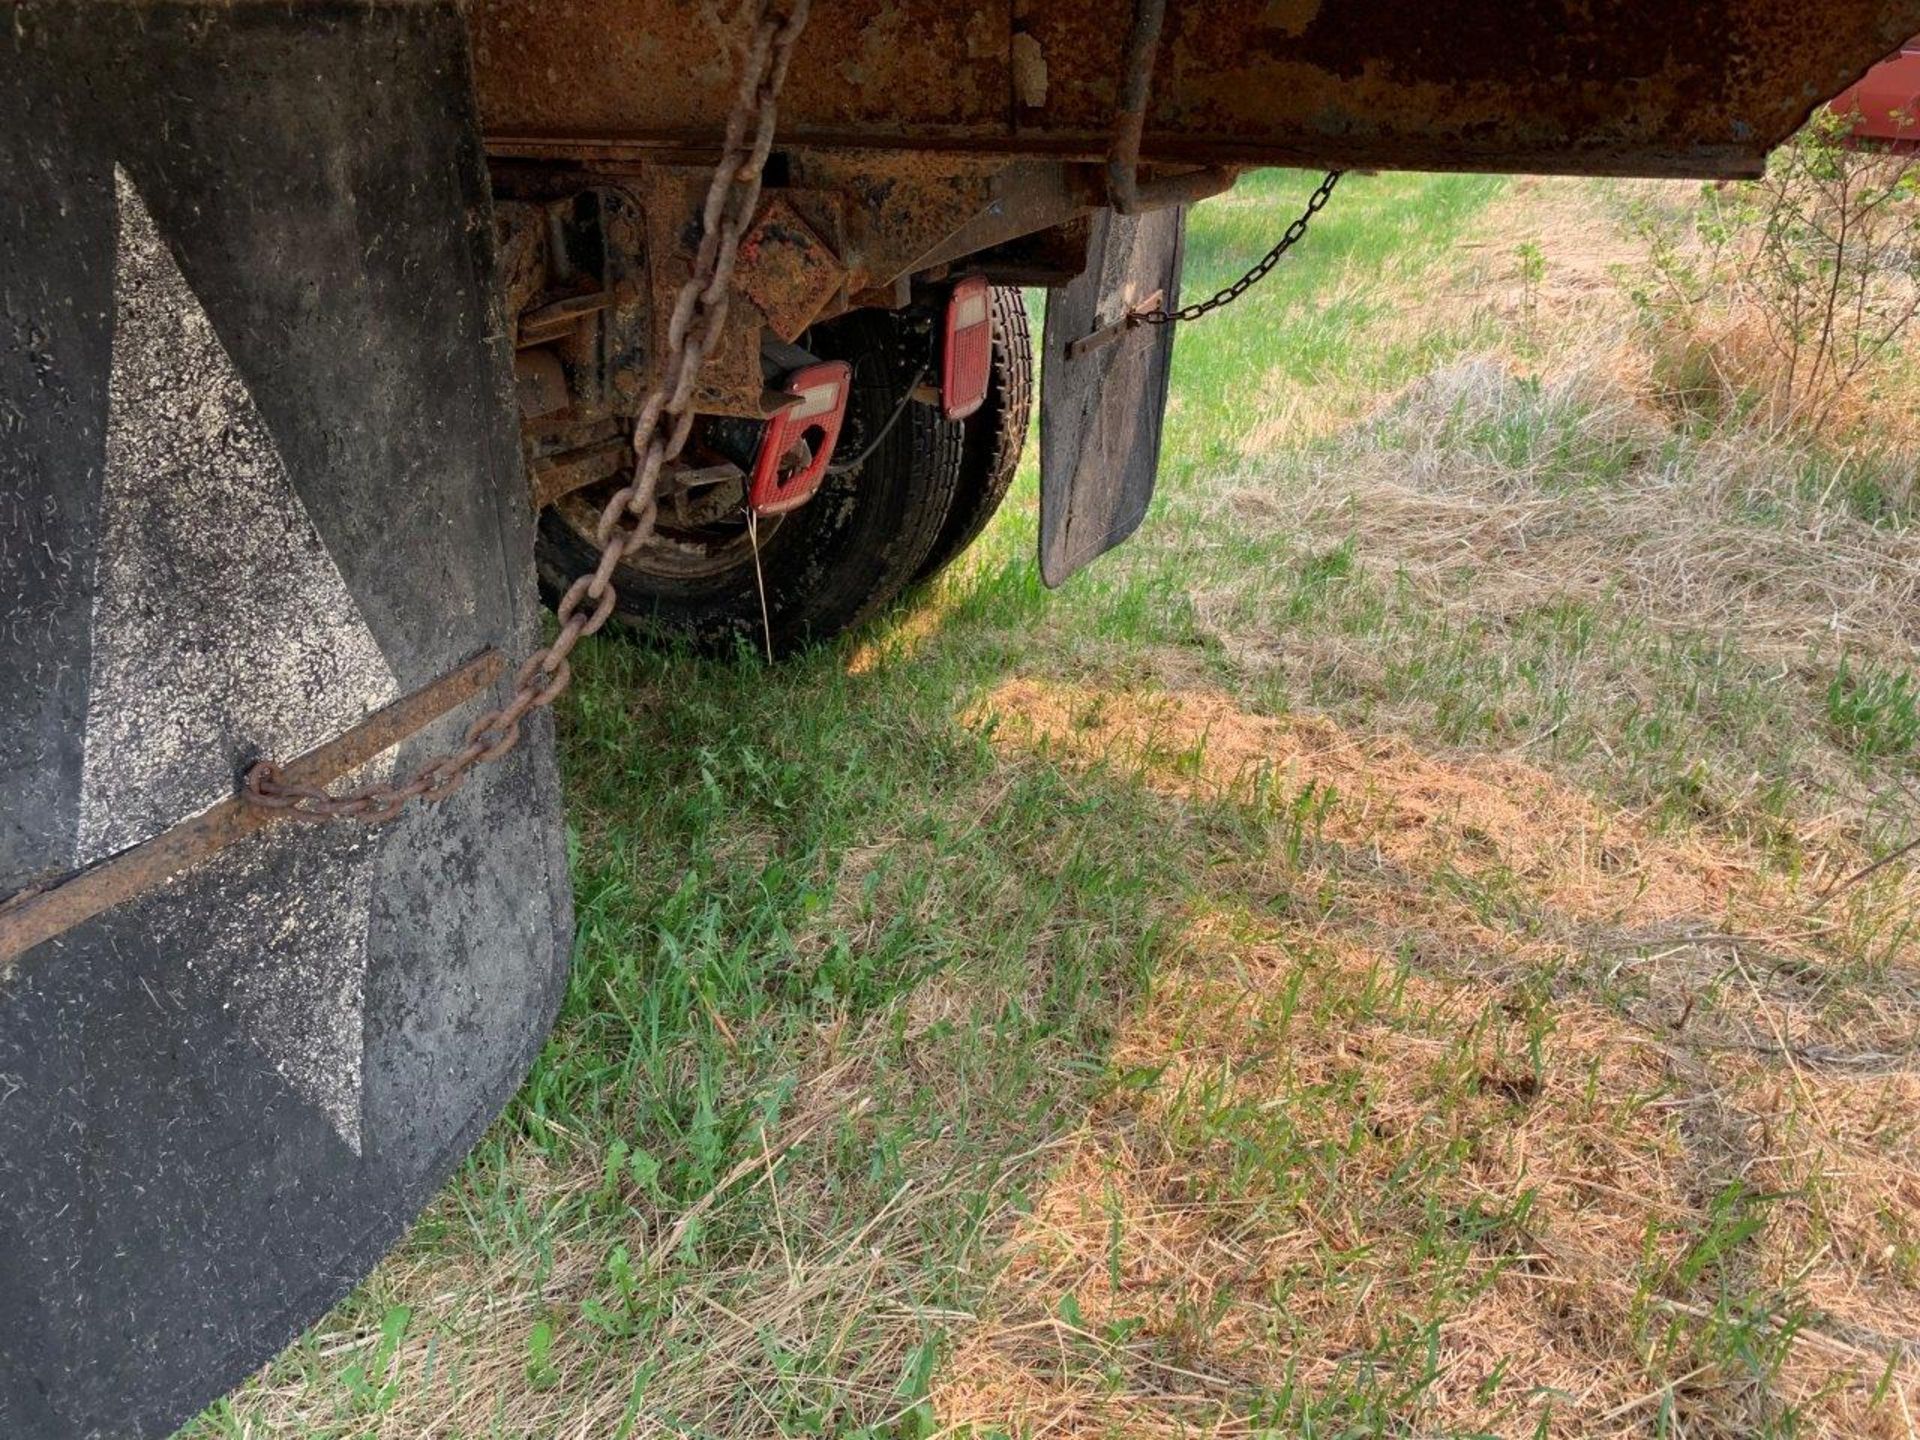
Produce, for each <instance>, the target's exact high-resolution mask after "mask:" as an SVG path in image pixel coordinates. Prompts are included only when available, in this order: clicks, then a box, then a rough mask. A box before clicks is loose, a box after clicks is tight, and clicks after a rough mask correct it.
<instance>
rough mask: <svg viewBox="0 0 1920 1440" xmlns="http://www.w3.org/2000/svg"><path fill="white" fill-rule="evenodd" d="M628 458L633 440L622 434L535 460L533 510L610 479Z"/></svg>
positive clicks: (623, 465)
mask: <svg viewBox="0 0 1920 1440" xmlns="http://www.w3.org/2000/svg"><path fill="white" fill-rule="evenodd" d="M632 461H633V442H632V441H630V440H628V439H626V438H625V437H622V438H621V439H618V440H605V441H602V442H601V443H600V444H598V445H583V446H581V447H580V448H579V449H577V450H568V451H566V452H565V453H563V454H559V455H552V456H549V457H547V458H546V459H544V460H536V461H535V462H534V463H533V473H532V479H533V508H534V511H535V513H538V512H539V511H542V510H544V509H546V508H547V506H549V505H551V504H553V503H554V501H556V500H560V499H564V498H565V497H566V496H568V495H571V494H573V492H574V491H576V490H584V489H586V487H587V486H589V485H595V484H598V483H599V482H600V481H602V480H611V479H612V478H613V477H614V476H616V475H618V474H619V473H620V472H621V471H622V470H624V469H626V468H627V466H628V465H629V464H631V463H632Z"/></svg>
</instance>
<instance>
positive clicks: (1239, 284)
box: [1133, 170, 1340, 325]
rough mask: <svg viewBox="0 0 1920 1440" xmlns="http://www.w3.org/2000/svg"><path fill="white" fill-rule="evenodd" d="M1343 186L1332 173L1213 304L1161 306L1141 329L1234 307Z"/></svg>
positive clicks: (1148, 313)
mask: <svg viewBox="0 0 1920 1440" xmlns="http://www.w3.org/2000/svg"><path fill="white" fill-rule="evenodd" d="M1339 183H1340V171H1338V170H1329V171H1328V172H1327V175H1326V178H1325V179H1324V180H1322V181H1321V182H1320V185H1319V188H1318V189H1316V190H1315V191H1314V192H1313V198H1311V199H1310V200H1308V201H1307V208H1306V209H1305V210H1303V211H1302V212H1301V213H1300V218H1299V219H1298V220H1295V221H1294V222H1293V223H1292V224H1291V225H1289V226H1288V227H1287V233H1286V234H1284V235H1282V236H1281V237H1280V243H1279V244H1277V245H1275V246H1274V247H1273V248H1272V249H1271V250H1269V251H1268V252H1267V253H1266V254H1265V255H1262V256H1261V257H1260V259H1259V261H1258V263H1256V264H1255V265H1254V267H1253V268H1252V269H1251V270H1249V271H1247V273H1246V274H1244V275H1242V276H1241V277H1240V278H1239V279H1238V280H1236V281H1234V282H1233V284H1231V285H1229V286H1227V288H1226V289H1224V290H1221V291H1218V292H1217V293H1216V294H1215V295H1214V297H1213V298H1212V299H1211V300H1200V301H1196V302H1195V303H1194V304H1192V305H1182V306H1181V307H1180V308H1179V309H1178V310H1169V309H1167V308H1166V307H1165V306H1159V307H1157V308H1155V309H1152V310H1143V311H1141V312H1140V313H1139V314H1137V315H1135V316H1134V317H1133V321H1134V323H1136V324H1140V325H1171V324H1172V323H1173V322H1174V321H1175V320H1198V319H1200V318H1201V317H1202V316H1204V315H1210V314H1212V313H1213V312H1214V311H1215V310H1218V309H1221V308H1222V307H1223V306H1227V305H1231V304H1232V303H1233V302H1234V301H1236V300H1238V299H1239V298H1240V297H1241V296H1242V295H1244V294H1246V293H1247V291H1249V290H1251V289H1252V288H1253V287H1254V286H1256V285H1258V284H1259V283H1260V282H1261V281H1262V280H1264V279H1266V278H1267V272H1268V271H1269V270H1271V269H1273V267H1274V266H1276V265H1278V264H1279V263H1280V257H1281V256H1282V255H1285V254H1286V253H1287V251H1289V250H1291V249H1292V248H1293V247H1294V246H1296V245H1298V244H1299V243H1300V242H1301V241H1302V240H1303V239H1305V238H1306V234H1307V227H1308V226H1309V225H1311V224H1312V223H1313V217H1314V216H1316V215H1318V214H1319V213H1320V212H1321V211H1322V210H1324V209H1326V208H1327V201H1329V200H1331V199H1332V198H1333V187H1334V186H1336V185H1338V184H1339Z"/></svg>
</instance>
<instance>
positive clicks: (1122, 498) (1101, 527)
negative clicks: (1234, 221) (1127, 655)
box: [1040, 207, 1187, 586]
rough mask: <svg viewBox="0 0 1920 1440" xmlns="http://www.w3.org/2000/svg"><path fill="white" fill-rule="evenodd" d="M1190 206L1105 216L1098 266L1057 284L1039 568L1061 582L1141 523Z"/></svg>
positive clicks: (1097, 222) (1043, 422) (1045, 357)
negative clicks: (1151, 315)
mask: <svg viewBox="0 0 1920 1440" xmlns="http://www.w3.org/2000/svg"><path fill="white" fill-rule="evenodd" d="M1186 215H1187V212H1186V210H1185V209H1184V208H1180V207H1175V208H1172V209H1167V210H1157V211H1154V212H1153V213H1151V214H1148V215H1133V216H1129V215H1116V214H1114V213H1113V212H1112V211H1101V212H1100V213H1099V214H1098V215H1096V216H1095V217H1094V221H1093V227H1092V235H1091V239H1090V242H1089V245H1088V252H1087V269H1086V272H1085V273H1084V274H1082V275H1081V276H1080V278H1079V279H1077V280H1075V281H1074V282H1073V283H1072V284H1070V285H1067V286H1065V287H1064V288H1062V289H1058V290H1053V291H1050V292H1049V293H1048V296H1047V324H1046V332H1045V338H1044V342H1043V346H1042V359H1041V364H1040V577H1041V579H1043V580H1044V581H1045V582H1046V583H1047V584H1048V585H1049V586H1054V585H1059V584H1060V583H1061V582H1063V581H1064V580H1066V579H1067V578H1068V577H1069V576H1071V575H1073V574H1074V573H1075V572H1076V571H1078V570H1080V569H1081V568H1083V567H1084V566H1086V565H1087V564H1088V563H1089V562H1091V561H1092V560H1094V559H1096V558H1098V557H1099V556H1101V555H1104V554H1105V553H1106V552H1107V551H1109V550H1111V549H1112V548H1113V547H1114V546H1116V545H1118V544H1119V543H1120V542H1121V541H1123V540H1125V539H1126V538H1127V537H1128V536H1129V535H1131V534H1133V532H1134V531H1135V530H1136V529H1138V528H1139V525H1140V521H1141V520H1142V518H1144V517H1145V515H1146V513H1147V505H1148V503H1149V502H1150V501H1151V500H1152V499H1153V482H1154V476H1155V474H1156V473H1157V472H1158V470H1159V466H1160V432H1161V429H1162V426H1163V425H1164V423H1165V420H1166V411H1167V383H1168V381H1169V379H1170V378H1171V376H1172V372H1173V332H1174V329H1175V327H1174V326H1172V325H1133V326H1129V325H1128V324H1127V323H1126V318H1127V316H1128V314H1129V313H1131V312H1137V311H1140V310H1143V309H1147V308H1150V307H1151V306H1153V305H1156V304H1158V305H1164V306H1165V307H1166V308H1167V309H1169V310H1172V309H1175V308H1177V307H1178V306H1179V303H1180V265H1181V260H1182V252H1183V249H1184V242H1185V237H1186Z"/></svg>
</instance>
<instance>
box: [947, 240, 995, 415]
mask: <svg viewBox="0 0 1920 1440" xmlns="http://www.w3.org/2000/svg"><path fill="white" fill-rule="evenodd" d="M992 373H993V304H992V295H991V293H990V292H989V290H988V289H987V282H986V281H985V280H984V279H982V278H981V277H980V276H978V275H970V276H968V277H967V278H966V279H965V280H962V281H961V282H960V283H959V284H958V285H956V286H954V287H953V294H952V295H951V296H949V297H948V299H947V333H946V338H945V341H944V343H943V344H942V345H941V347H940V408H941V409H942V410H944V411H945V412H946V416H947V418H948V419H949V420H964V419H966V418H967V416H969V415H971V414H973V412H974V411H976V410H978V409H979V408H980V407H981V406H982V405H984V404H986V401H987V380H988V378H989V377H990V376H991V374H992Z"/></svg>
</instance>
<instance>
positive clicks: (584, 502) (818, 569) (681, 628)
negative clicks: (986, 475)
mask: <svg viewBox="0 0 1920 1440" xmlns="http://www.w3.org/2000/svg"><path fill="white" fill-rule="evenodd" d="M909 340H910V337H909V335H908V333H907V331H906V326H905V322H903V321H901V320H899V319H897V318H896V317H894V316H893V315H891V314H888V313H887V312H885V311H856V312H854V313H853V314H850V315H846V316H843V317H841V318H840V319H837V320H834V321H831V322H829V323H828V324H825V325H821V326H818V327H816V328H815V329H814V330H813V331H812V332H811V334H810V336H809V338H808V342H807V343H808V348H809V350H810V351H811V352H812V353H814V354H817V355H819V356H820V357H821V358H822V359H828V360H846V361H848V362H850V363H851V364H852V365H853V372H854V380H853V390H852V393H851V395H850V396H849V398H848V401H847V425H846V429H845V430H844V432H843V434H842V445H843V446H848V447H850V448H852V449H853V451H854V453H858V452H859V450H860V449H861V448H862V447H865V448H866V449H867V452H868V453H867V454H866V458H865V459H864V460H862V462H861V463H860V464H859V465H858V466H857V467H856V468H854V469H851V470H848V471H844V472H842V473H839V474H829V475H828V477H827V478H826V480H825V481H824V482H822V484H821V486H820V489H819V490H818V491H817V492H816V493H815V494H814V497H813V499H811V500H810V501H808V502H807V503H806V504H805V505H803V506H801V507H800V508H799V509H797V510H794V511H791V512H789V513H788V514H786V515H780V516H768V517H765V518H763V519H762V520H761V521H760V522H759V527H758V529H759V570H760V574H761V576H763V577H764V581H765V586H766V620H765V626H764V631H763V623H762V616H761V602H760V586H759V583H758V582H757V581H756V579H755V573H754V554H753V547H752V544H751V540H750V537H749V536H748V534H747V527H746V520H745V512H744V509H741V508H732V509H731V510H730V512H729V513H728V514H727V515H725V516H721V517H718V518H717V519H716V520H713V521H710V522H709V523H705V524H703V525H701V526H700V527H697V528H696V529H692V530H685V529H678V528H676V524H675V516H674V514H673V511H672V509H671V507H669V506H663V507H662V509H661V512H660V520H659V524H658V527H657V529H656V538H655V539H654V541H653V542H651V543H650V544H649V545H648V546H646V547H645V548H643V549H642V550H640V551H639V552H637V553H636V554H635V555H634V556H632V557H630V558H629V559H628V560H627V561H626V562H624V563H623V564H622V565H621V566H620V567H619V569H618V570H616V571H615V572H614V574H615V584H616V585H617V587H618V589H619V592H620V603H619V608H618V611H617V612H616V613H617V615H618V618H619V619H620V621H622V622H623V623H624V625H625V626H626V627H627V628H629V629H630V630H631V631H632V632H634V633H635V634H636V635H637V636H638V637H639V638H642V639H648V640H654V641H661V642H666V643H674V642H676V641H677V642H684V643H688V644H691V645H693V646H694V647H695V648H697V649H701V650H706V651H710V652H722V651H727V650H731V649H733V648H735V647H737V646H739V645H742V644H745V645H748V646H750V647H751V648H753V649H755V650H761V649H763V647H764V646H765V644H766V642H767V638H770V639H771V642H772V648H773V651H774V653H775V655H784V654H791V653H793V652H794V651H796V650H800V649H804V648H805V647H806V646H808V645H813V644H818V643H820V642H822V641H824V640H829V639H831V638H832V637H833V636H835V635H838V634H840V633H841V632H843V631H845V630H849V629H852V628H853V627H854V626H857V625H859V624H860V623H861V622H863V621H865V620H867V619H868V618H870V617H871V616H872V615H873V614H874V613H875V612H877V611H878V610H880V609H881V608H882V607H884V606H885V605H886V604H887V603H888V602H889V601H891V600H893V599H894V598H895V597H896V596H898V595H899V594H900V592H901V591H902V590H904V589H905V588H906V587H907V586H908V585H909V584H910V583H911V582H912V581H913V580H914V578H915V577H916V576H917V575H919V574H920V573H921V566H922V563H923V562H924V561H925V559H926V557H927V553H928V551H929V550H931V549H932V547H933V545H934V543H935V541H936V540H937V539H938V538H939V537H940V534H941V527H942V525H943V524H944V523H945V521H946V520H947V518H948V516H949V515H950V514H951V513H952V510H953V505H954V495H955V492H956V490H957V488H958V486H959V484H960V478H961V473H962V457H963V448H964V438H965V437H964V427H963V425H962V424H961V423H959V422H955V421H950V420H947V419H946V418H945V417H944V416H942V415H941V414H940V411H939V408H938V407H937V406H934V405H927V404H921V403H918V402H914V401H909V400H908V399H907V398H906V397H907V391H908V389H909V387H910V381H911V379H912V375H911V371H910V369H909V365H908V362H907V361H906V360H905V359H904V356H905V355H906V354H907V353H909V351H910V344H909ZM921 343H922V345H924V341H922V342H921ZM883 432H884V433H883ZM598 509H599V501H598V499H597V498H596V493H595V492H594V491H592V490H589V491H583V492H581V493H580V494H578V495H576V496H571V497H568V499H566V500H563V501H561V502H560V503H559V504H556V505H554V506H551V507H549V508H548V509H547V510H546V511H544V512H543V513H542V514H541V517H540V533H539V543H538V551H537V558H538V564H539V571H540V581H541V588H542V589H543V590H544V591H545V592H546V594H547V597H548V599H549V601H551V600H553V599H555V598H557V597H558V595H559V594H560V593H561V592H562V591H564V590H565V589H566V587H567V585H568V584H569V583H570V582H571V581H572V579H573V577H574V576H576V575H579V574H581V573H584V572H585V571H589V570H591V569H592V568H593V567H594V565H595V564H596V563H597V561H598V559H599V548H598V547H597V546H596V545H595V544H594V541H593V530H594V519H595V517H596V516H597V513H598Z"/></svg>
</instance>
